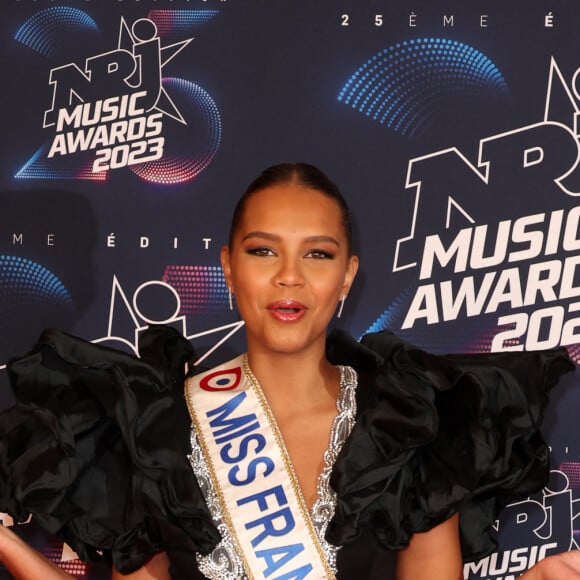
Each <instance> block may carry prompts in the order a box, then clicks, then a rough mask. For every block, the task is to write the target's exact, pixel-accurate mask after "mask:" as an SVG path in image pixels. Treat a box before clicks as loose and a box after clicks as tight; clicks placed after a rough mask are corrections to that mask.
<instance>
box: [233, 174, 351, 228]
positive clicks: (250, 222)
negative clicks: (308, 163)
mask: <svg viewBox="0 0 580 580" xmlns="http://www.w3.org/2000/svg"><path fill="white" fill-rule="evenodd" d="M240 225H241V227H242V228H243V229H244V230H252V229H264V227H265V226H266V225H269V229H272V228H274V227H277V228H279V229H280V228H285V227H287V228H291V229H294V230H309V229H316V230H321V231H330V232H332V233H333V234H334V235H339V234H343V224H342V212H341V209H340V207H339V205H338V203H337V201H336V200H335V199H333V198H331V197H330V196H328V195H326V194H325V193H322V192H320V191H318V190H316V189H310V188H307V187H304V186H302V185H298V184H293V183H284V184H280V185H275V186H272V187H268V188H266V189H261V190H259V191H256V192H254V193H253V194H251V195H250V197H249V198H248V199H247V201H246V204H245V207H244V212H243V214H242V220H241V224H240Z"/></svg>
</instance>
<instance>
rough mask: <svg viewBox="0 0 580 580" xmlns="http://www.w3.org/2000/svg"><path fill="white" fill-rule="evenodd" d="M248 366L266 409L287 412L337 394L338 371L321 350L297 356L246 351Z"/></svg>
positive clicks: (297, 354)
mask: <svg viewBox="0 0 580 580" xmlns="http://www.w3.org/2000/svg"><path fill="white" fill-rule="evenodd" d="M248 363H249V365H250V368H251V369H252V372H253V373H254V375H255V376H256V378H257V379H258V381H259V383H260V386H261V387H262V390H263V391H264V394H265V395H266V398H267V399H268V402H269V403H270V405H271V406H272V407H273V408H274V407H279V408H287V409H288V410H290V409H292V408H295V407H297V406H300V407H305V406H308V405H316V404H318V403H319V402H320V401H321V399H325V398H326V397H328V396H331V397H332V398H333V399H334V400H335V399H336V395H337V392H338V371H337V370H336V368H335V367H334V366H333V365H332V364H330V363H329V362H328V361H327V360H326V357H325V356H324V348H317V349H311V350H310V351H308V352H301V353H272V352H263V351H260V350H258V351H256V349H248Z"/></svg>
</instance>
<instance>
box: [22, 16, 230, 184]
mask: <svg viewBox="0 0 580 580" xmlns="http://www.w3.org/2000/svg"><path fill="white" fill-rule="evenodd" d="M160 12H162V13H166V12H169V11H151V13H150V15H149V17H148V18H140V19H137V20H135V21H134V22H132V24H131V25H130V24H129V23H128V22H127V21H126V20H125V18H123V17H121V21H120V29H119V34H118V42H117V46H116V47H115V48H113V49H112V50H105V51H102V52H99V53H97V54H94V55H93V56H90V57H89V58H86V59H84V62H82V63H77V62H67V64H64V65H60V66H56V67H54V68H52V69H50V72H49V78H48V83H49V85H50V87H51V91H52V102H51V103H50V106H49V107H48V108H46V109H45V111H44V119H43V124H42V127H43V129H44V130H45V131H46V132H48V134H49V137H48V142H47V143H46V144H45V145H44V146H43V147H42V148H41V149H40V150H39V151H37V152H36V153H35V155H34V156H33V157H32V158H31V159H30V160H29V161H28V162H27V163H26V164H25V165H24V167H23V168H22V169H21V170H20V171H19V172H18V174H17V177H20V178H32V177H43V178H51V177H54V178H62V177H73V178H77V179H78V178H81V179H93V180H103V179H106V177H107V174H108V171H109V170H116V169H121V168H125V167H129V168H131V170H132V171H134V173H136V174H137V175H139V176H140V177H141V178H143V179H145V180H147V181H152V182H155V183H160V184H175V183H184V182H187V181H191V180H192V179H193V178H194V177H195V176H196V175H198V174H199V173H200V172H201V171H202V170H203V169H204V168H205V167H206V166H207V165H208V164H209V163H210V161H211V159H213V156H214V155H215V152H216V151H217V148H218V146H219V141H220V136H221V122H220V117H219V112H218V109H217V107H216V105H215V103H214V101H213V99H212V98H211V97H210V96H209V95H208V94H207V93H206V92H205V91H204V90H203V89H202V88H201V87H199V86H198V85H196V84H195V83H193V82H191V81H187V80H184V79H180V78H169V77H164V76H163V70H164V67H165V66H166V65H167V64H168V63H169V62H170V61H172V60H173V59H174V58H175V57H176V56H177V55H178V54H179V53H180V52H181V51H182V50H184V49H185V48H186V47H188V46H189V45H190V43H191V40H192V39H191V38H187V39H185V40H180V41H178V42H175V43H172V44H165V43H163V41H162V37H161V35H160V34H159V31H158V26H157V23H156V20H159V21H162V16H166V15H161V14H159V13H160ZM35 26H37V27H38V26H39V24H38V22H36V23H35ZM47 34H48V33H47ZM53 34H54V33H53ZM29 36H30V35H27V36H24V35H23V37H24V38H28V37H29ZM17 39H18V35H17ZM39 170H40V171H39Z"/></svg>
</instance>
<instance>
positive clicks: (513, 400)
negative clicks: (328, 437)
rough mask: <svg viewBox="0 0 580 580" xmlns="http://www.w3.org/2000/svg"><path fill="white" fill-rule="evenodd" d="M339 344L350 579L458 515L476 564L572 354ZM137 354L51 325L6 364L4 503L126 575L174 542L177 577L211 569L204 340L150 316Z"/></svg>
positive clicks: (343, 560) (0, 488)
mask: <svg viewBox="0 0 580 580" xmlns="http://www.w3.org/2000/svg"><path fill="white" fill-rule="evenodd" d="M327 354H328V357H329V359H330V360H331V361H332V362H334V363H335V364H347V365H350V366H352V367H353V368H355V369H356V370H357V372H358V373H359V385H358V389H357V420H356V425H355V427H354V428H353V431H352V433H351V435H350V437H349V438H348V439H347V441H346V443H345V445H344V447H343V449H342V451H341V454H340V456H339V458H338V460H337V462H336V464H335V466H334V470H333V477H332V482H331V483H332V486H333V487H334V489H335V490H336V491H337V493H338V504H337V510H336V514H335V516H334V518H333V520H332V521H331V524H330V526H329V529H328V534H327V537H328V539H329V541H330V542H331V543H334V544H338V545H342V546H343V548H342V549H341V550H340V551H339V555H338V568H339V574H338V578H353V577H359V578H365V579H369V580H371V579H374V578H379V577H380V578H381V579H382V580H385V579H388V578H394V562H395V553H396V550H397V549H399V548H401V547H403V546H405V545H406V544H407V543H408V540H409V538H410V536H411V535H412V534H413V533H414V532H415V531H425V530H428V529H429V528H431V527H433V526H435V525H437V524H438V523H440V522H442V521H444V520H445V519H447V518H448V517H450V516H451V515H452V514H454V513H456V512H457V511H459V512H460V524H461V541H462V549H463V553H464V557H465V559H466V560H469V559H475V558H478V557H482V556H483V555H485V554H487V553H489V552H490V551H492V550H493V549H494V548H495V543H494V542H493V540H492V539H491V537H490V535H489V533H488V531H489V528H490V524H491V522H493V521H494V519H495V518H496V515H497V513H498V511H499V510H501V509H502V507H504V506H505V505H506V504H507V503H509V502H511V501H514V500H515V499H516V498H519V497H522V496H526V495H529V494H530V493H532V492H534V491H537V490H539V489H540V488H542V487H543V485H544V484H545V482H546V480H547V476H548V469H549V466H548V448H547V445H546V444H545V442H544V440H543V439H542V436H541V434H540V432H539V430H538V427H539V424H540V422H541V419H542V415H543V412H544V408H545V406H546V404H547V402H548V391H549V390H550V389H551V388H552V387H553V386H554V385H555V384H556V382H557V381H558V378H559V377H560V376H561V375H562V374H563V373H565V372H568V371H571V370H573V368H574V365H573V363H572V362H571V361H570V359H569V358H568V355H567V353H566V351H565V349H563V348H560V349H554V350H550V351H540V352H526V353H498V354H489V355H450V356H443V357H442V356H434V355H430V354H427V353H425V352H423V351H420V350H418V349H416V348H414V347H412V346H410V345H408V344H406V343H404V342H403V341H401V340H400V339H398V338H397V337H395V336H394V335H392V334H391V333H388V332H382V333H377V334H371V335H367V336H366V337H365V338H364V339H363V340H362V342H361V343H357V342H356V341H355V340H354V339H352V338H351V337H350V336H348V335H347V334H345V333H341V332H332V333H331V335H330V336H329V339H328V343H327ZM140 355H141V358H140V359H137V358H135V357H132V356H130V355H127V354H125V353H122V352H119V351H116V350H113V349H109V348H106V347H103V346H98V345H95V344H91V343H89V342H86V341H84V340H81V339H79V338H75V337H72V336H70V335H67V334H64V333H62V332H58V331H53V330H51V331H47V332H45V333H44V334H43V335H42V336H41V338H40V340H39V342H38V344H37V346H36V347H35V349H34V350H33V351H32V352H31V353H30V354H29V355H27V356H25V357H23V358H21V359H18V360H16V361H13V362H12V363H11V364H10V365H9V373H10V378H11V382H12V385H13V389H14V392H15V395H16V398H17V400H18V403H17V404H16V405H15V406H14V407H12V408H10V409H8V410H6V411H4V412H2V414H0V512H7V513H9V514H11V515H12V516H13V517H14V518H16V519H18V520H24V519H26V518H27V516H28V514H29V513H31V514H33V516H34V518H35V519H36V521H37V522H38V523H40V525H42V526H43V527H44V528H46V529H47V530H48V531H49V532H51V533H53V534H56V535H58V536H59V537H60V538H62V539H63V540H64V541H66V542H67V543H68V544H69V545H70V546H72V548H73V549H74V550H76V552H77V553H78V554H79V556H80V557H81V558H82V559H84V560H89V561H90V560H99V559H100V560H102V559H103V558H104V559H106V560H108V561H110V562H111V563H112V564H113V565H114V566H115V567H116V568H117V569H119V570H120V571H122V572H124V573H128V572H131V571H133V570H135V569H137V568H139V567H140V566H141V565H142V564H143V563H145V562H146V561H147V560H148V559H149V558H150V557H151V556H152V555H153V554H154V553H156V552H158V551H161V550H166V551H167V553H168V554H169V557H170V560H171V565H172V569H171V574H172V578H176V579H180V578H188V579H195V578H203V576H201V574H200V573H199V572H196V563H195V553H196V552H200V553H209V552H210V551H211V550H212V549H213V547H214V546H215V545H216V543H217V542H218V541H219V534H218V532H217V530H216V528H215V526H214V525H213V523H212V519H211V515H210V513H209V511H208V508H207V506H206V504H205V502H204V499H203V496H202V493H201V490H200V489H199V487H198V485H197V482H196V480H195V477H194V475H193V473H192V470H191V467H190V464H189V461H188V460H187V455H188V454H189V453H190V452H191V447H190V419H189V415H188V412H187V409H186V405H185V401H184V397H183V378H184V377H183V376H182V375H183V372H182V370H183V368H184V364H185V363H186V361H188V360H189V359H190V358H191V356H192V348H191V345H190V343H189V342H188V341H187V340H185V339H184V338H183V337H181V336H180V335H179V334H178V333H177V332H176V331H175V330H173V329H171V328H167V327H151V328H150V329H149V330H148V331H147V332H145V333H144V335H143V337H142V340H141V342H140ZM389 571H390V575H389ZM355 574H356V576H355Z"/></svg>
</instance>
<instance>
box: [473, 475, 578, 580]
mask: <svg viewBox="0 0 580 580" xmlns="http://www.w3.org/2000/svg"><path fill="white" fill-rule="evenodd" d="M579 502H580V500H577V499H574V498H573V490H572V488H571V487H570V483H569V480H568V477H567V476H566V474H565V473H564V472H563V471H559V470H553V471H552V472H551V477H550V482H549V484H548V486H547V487H546V488H545V489H544V490H543V491H542V494H541V497H540V498H528V499H526V500H524V501H519V502H516V503H513V504H510V505H508V506H507V507H506V508H505V509H504V510H503V511H502V513H501V515H500V519H499V520H498V521H497V523H496V526H495V529H496V531H497V532H498V540H499V544H500V547H501V548H502V551H500V552H495V553H493V554H491V555H489V556H487V557H486V558H483V559H482V560H479V561H478V562H472V563H469V564H465V566H464V570H463V572H464V577H465V578H467V579H470V580H474V579H476V578H479V579H481V580H483V579H486V580H487V579H489V580H491V579H493V580H515V579H516V578H517V577H518V576H520V575H521V574H522V573H523V572H525V571H526V570H528V569H529V568H531V567H532V566H534V565H535V564H536V563H537V562H539V561H540V560H542V559H544V558H545V557H546V556H549V555H550V554H556V553H558V552H564V551H568V550H573V549H577V548H578V545H577V543H576V540H575V538H574V529H573V526H574V520H575V518H577V517H578V515H580V508H579V506H578V503H579Z"/></svg>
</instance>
